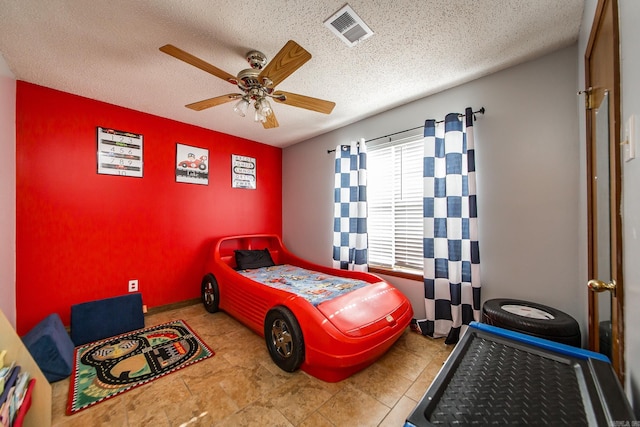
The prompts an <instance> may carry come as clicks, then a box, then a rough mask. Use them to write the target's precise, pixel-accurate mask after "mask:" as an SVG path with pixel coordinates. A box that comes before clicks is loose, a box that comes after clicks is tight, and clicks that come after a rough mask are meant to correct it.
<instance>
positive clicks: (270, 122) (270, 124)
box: [262, 112, 280, 129]
mask: <svg viewBox="0 0 640 427" xmlns="http://www.w3.org/2000/svg"><path fill="white" fill-rule="evenodd" d="M262 126H263V127H264V128H265V129H273V128H277V127H278V126H280V124H279V123H278V119H276V115H275V113H273V112H271V114H269V115H268V116H267V121H266V122H264V123H262Z"/></svg>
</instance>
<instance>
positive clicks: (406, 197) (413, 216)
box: [367, 135, 424, 274]
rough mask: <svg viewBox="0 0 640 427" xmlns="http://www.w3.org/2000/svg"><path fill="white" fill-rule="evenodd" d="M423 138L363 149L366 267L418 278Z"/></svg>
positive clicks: (420, 261)
mask: <svg viewBox="0 0 640 427" xmlns="http://www.w3.org/2000/svg"><path fill="white" fill-rule="evenodd" d="M423 141H424V138H423V137H422V136H421V135H420V136H416V137H412V138H406V139H403V140H402V141H395V142H393V143H391V144H389V143H386V144H384V143H383V144H377V145H369V146H368V147H367V151H368V154H367V163H368V165H367V199H368V200H367V202H368V205H369V212H368V224H367V228H368V238H369V265H370V266H371V267H381V268H389V269H393V270H401V271H402V270H406V271H408V272H410V273H420V274H422V265H423V251H422V239H423V232H422V225H423V217H422V198H423V184H422V182H423V178H422V162H423V160H422V159H423V157H424V148H423V147H424V146H423Z"/></svg>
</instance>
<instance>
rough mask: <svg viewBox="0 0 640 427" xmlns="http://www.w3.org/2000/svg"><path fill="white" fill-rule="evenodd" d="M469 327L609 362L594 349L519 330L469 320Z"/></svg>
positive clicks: (563, 352) (582, 357) (585, 357)
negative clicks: (558, 341)
mask: <svg viewBox="0 0 640 427" xmlns="http://www.w3.org/2000/svg"><path fill="white" fill-rule="evenodd" d="M469 327H470V328H474V329H477V330H479V331H484V332H488V333H490V334H494V335H497V336H499V337H503V338H508V339H512V340H514V341H519V342H522V343H525V344H529V345H533V346H536V347H540V348H543V349H545V350H549V351H553V352H556V353H560V354H564V355H565V356H572V357H576V358H578V359H597V360H601V361H603V362H605V363H609V364H611V361H610V360H609V358H608V357H607V356H605V355H603V354H600V353H596V352H594V351H589V350H584V349H582V348H578V347H573V346H570V345H567V344H561V343H557V342H555V341H549V340H545V339H542V338H537V337H534V336H531V335H527V334H523V333H520V332H515V331H510V330H508V329H503V328H499V327H497V326H492V325H487V324H486V323H479V322H471V323H469Z"/></svg>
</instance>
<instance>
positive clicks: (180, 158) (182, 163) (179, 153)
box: [176, 143, 209, 185]
mask: <svg viewBox="0 0 640 427" xmlns="http://www.w3.org/2000/svg"><path fill="white" fill-rule="evenodd" d="M176 182H188V183H190V184H201V185H209V150H207V149H206V148H198V147H191V146H189V145H184V144H180V143H177V144H176Z"/></svg>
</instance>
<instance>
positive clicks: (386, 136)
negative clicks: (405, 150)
mask: <svg viewBox="0 0 640 427" xmlns="http://www.w3.org/2000/svg"><path fill="white" fill-rule="evenodd" d="M484 111H485V110H484V107H481V108H480V109H479V110H478V111H473V112H472V114H473V120H474V121H475V120H476V114H484ZM458 117H464V114H462V113H458ZM442 122H444V120H439V121H437V122H436V123H442ZM423 128H424V125H422V126H416V127H414V128H411V129H405V130H401V131H398V132H394V133H390V134H389V135H383V136H379V137H377V138H372V139H367V140H366V141H365V142H371V141H376V140H378V139H382V138H388V137H390V136H394V135H398V134H399V133H405V132H409V131H411V130H416V129H423ZM335 151H336V150H335V149H334V150H327V154H330V153H333V152H335Z"/></svg>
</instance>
